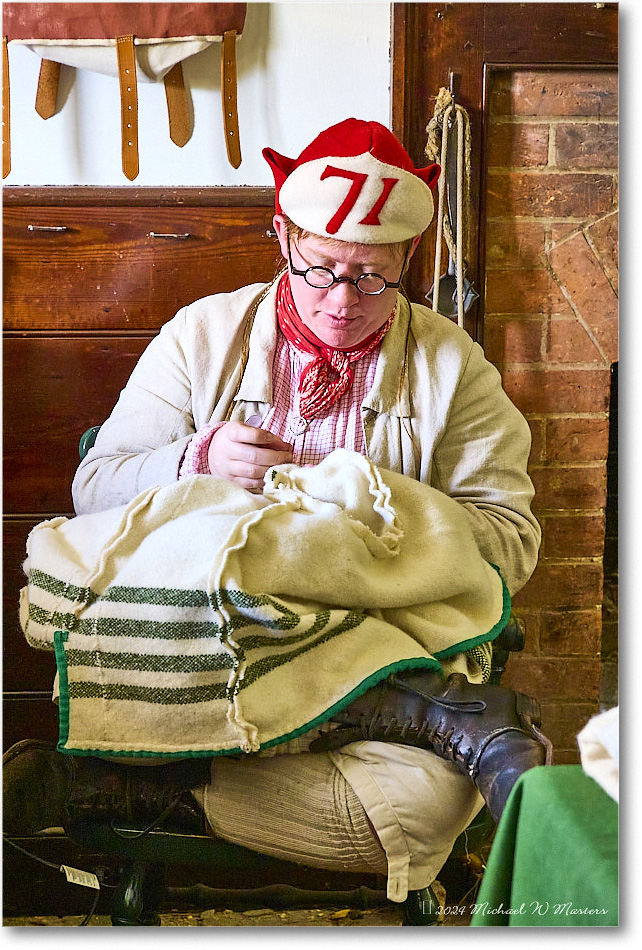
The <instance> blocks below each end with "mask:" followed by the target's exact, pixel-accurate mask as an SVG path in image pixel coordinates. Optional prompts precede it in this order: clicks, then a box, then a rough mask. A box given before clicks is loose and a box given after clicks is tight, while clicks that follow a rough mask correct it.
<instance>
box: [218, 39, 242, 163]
mask: <svg viewBox="0 0 642 950" xmlns="http://www.w3.org/2000/svg"><path fill="white" fill-rule="evenodd" d="M221 97H222V100H223V128H224V129H225V146H226V148H227V157H228V159H229V162H230V165H232V167H233V168H238V167H239V165H240V164H241V140H240V138H239V117H238V107H237V101H236V30H227V31H226V32H225V33H224V34H223V45H222V48H221Z"/></svg>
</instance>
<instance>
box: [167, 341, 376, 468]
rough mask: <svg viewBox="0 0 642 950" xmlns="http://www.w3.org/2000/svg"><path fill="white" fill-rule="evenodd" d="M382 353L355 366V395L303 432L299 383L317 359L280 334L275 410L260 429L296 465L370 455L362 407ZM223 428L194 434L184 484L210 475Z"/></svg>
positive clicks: (344, 398) (347, 395)
mask: <svg viewBox="0 0 642 950" xmlns="http://www.w3.org/2000/svg"><path fill="white" fill-rule="evenodd" d="M380 349H381V346H380V345H379V346H378V347H377V348H376V349H375V350H373V351H372V353H369V354H368V355H367V356H364V357H362V358H361V359H360V360H358V361H357V362H356V363H354V364H353V371H354V380H353V383H352V386H351V387H350V389H349V390H348V391H347V392H345V393H344V394H343V396H342V397H341V398H340V399H339V401H338V402H336V403H335V404H334V405H333V406H331V407H330V409H329V410H328V411H327V413H326V414H325V415H323V416H320V417H318V418H314V419H311V420H310V422H309V424H308V427H307V428H306V429H305V430H304V431H303V432H300V431H298V430H299V429H300V428H302V426H300V425H297V420H299V419H300V413H299V394H298V391H297V381H298V379H299V377H300V375H301V371H302V369H303V368H304V367H305V366H306V365H307V363H308V362H310V360H311V359H312V358H313V357H312V356H309V355H308V354H305V353H301V352H300V351H299V350H297V349H295V347H293V346H290V344H289V343H288V342H287V340H286V339H285V337H284V336H283V335H282V334H281V333H279V335H278V342H277V347H276V353H275V356H274V365H273V369H272V389H273V393H274V405H273V406H272V407H271V408H270V409H269V410H268V411H267V413H266V415H265V417H264V418H263V420H262V422H261V428H262V429H267V430H268V431H269V432H272V433H274V435H278V436H280V437H281V438H282V439H284V440H285V441H286V442H289V443H291V444H292V446H293V459H292V461H293V462H294V464H295V465H316V464H317V462H320V461H321V459H323V458H325V457H326V455H329V454H330V452H333V451H334V449H337V448H345V449H349V450H351V451H353V452H359V453H361V455H365V454H366V441H365V435H364V432H363V423H362V420H361V405H362V403H363V401H364V399H365V398H366V396H367V394H368V392H369V391H370V389H371V388H372V385H373V382H374V376H375V370H376V368H377V359H378V357H379V351H380ZM257 423H258V420H257ZM222 425H225V423H222V422H219V423H216V424H214V425H206V426H203V427H202V428H200V429H199V430H198V432H196V433H195V434H194V436H193V437H192V439H191V440H190V442H189V444H188V447H187V450H186V452H185V455H184V457H183V462H182V464H181V468H180V472H179V476H178V477H179V478H185V477H187V476H188V475H209V474H210V469H209V465H208V462H207V453H208V449H209V445H210V441H211V439H212V436H213V435H214V433H215V432H216V431H217V429H219V428H220V427H221V426H222Z"/></svg>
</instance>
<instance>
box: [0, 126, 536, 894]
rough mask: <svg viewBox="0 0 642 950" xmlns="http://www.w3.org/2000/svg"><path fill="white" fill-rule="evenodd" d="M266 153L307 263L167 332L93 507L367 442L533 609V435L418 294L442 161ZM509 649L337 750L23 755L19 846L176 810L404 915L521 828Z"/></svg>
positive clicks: (288, 265) (400, 688)
mask: <svg viewBox="0 0 642 950" xmlns="http://www.w3.org/2000/svg"><path fill="white" fill-rule="evenodd" d="M263 154H264V156H265V158H266V160H267V161H268V163H269V165H270V167H271V169H272V171H273V174H274V179H275V186H276V214H275V216H274V227H275V230H276V233H277V236H278V241H279V245H280V249H281V252H282V255H283V258H284V262H285V267H284V269H283V270H282V271H281V272H280V273H279V274H278V275H277V277H276V278H275V279H274V281H273V282H272V283H270V284H269V285H267V286H265V285H259V284H253V285H250V286H247V287H242V288H240V289H239V290H237V291H235V292H233V293H226V294H216V295H213V296H210V297H206V298H204V299H202V300H198V301H196V302H195V303H192V304H190V305H189V306H187V307H185V308H184V309H182V310H181V311H180V312H179V313H178V314H177V315H176V316H175V317H174V319H173V320H171V321H170V322H169V323H167V324H166V325H165V326H164V327H163V328H162V330H161V332H160V333H159V335H158V336H157V337H156V338H155V339H154V340H153V341H152V343H151V344H150V345H149V347H148V348H147V350H146V351H145V353H144V354H143V355H142V357H141V359H140V361H139V363H138V365H137V366H136V368H135V369H134V372H133V373H132V376H131V378H130V380H129V382H128V383H127V386H126V387H125V389H124V390H123V392H122V393H121V396H120V398H119V400H118V403H117V405H116V406H115V408H114V410H113V412H112V414H111V416H110V417H109V418H108V419H107V420H106V421H105V423H104V424H103V425H102V427H101V429H100V432H99V435H98V438H97V441H96V444H95V446H94V448H93V449H92V450H91V451H90V452H89V454H88V455H87V456H86V458H85V459H84V460H83V462H82V463H81V465H80V467H79V469H78V471H77V473H76V476H75V479H74V483H73V495H74V503H75V508H76V512H77V513H78V514H84V513H91V512H97V511H101V510H104V509H107V508H110V507H114V506H119V505H124V504H126V503H128V502H130V501H131V500H132V499H133V498H134V497H135V496H136V495H137V494H139V493H140V492H142V491H144V490H145V489H147V488H149V487H150V486H156V485H167V484H170V483H172V482H175V481H176V480H177V479H182V478H186V477H189V476H190V475H193V474H201V475H211V476H215V477H217V478H221V479H227V480H229V481H231V482H234V483H236V484H237V485H239V486H241V487H242V488H244V489H246V490H247V491H249V492H261V491H262V487H263V479H264V476H265V474H266V472H267V471H268V469H270V468H271V467H272V466H275V465H280V464H283V463H291V462H293V463H295V464H297V465H303V466H308V465H315V464H316V463H318V462H319V461H320V460H322V459H323V458H324V457H325V456H327V455H328V454H329V453H330V452H332V451H333V450H334V449H336V448H345V449H349V450H352V451H354V452H357V453H361V454H363V455H365V456H367V457H368V458H369V459H371V460H372V461H373V462H374V463H375V464H376V465H378V466H381V467H382V468H384V469H388V470H392V471H395V472H398V473H401V474H403V475H405V476H408V477H409V478H412V479H417V480H419V481H421V482H423V483H425V484H427V485H430V486H432V487H434V488H435V489H437V490H439V491H440V492H444V493H445V494H446V495H448V496H450V497H451V498H452V499H455V500H456V501H457V502H458V503H459V504H460V505H461V506H462V507H463V509H464V511H465V512H466V515H467V517H468V519H469V523H470V527H471V530H472V533H473V535H474V538H475V541H476V543H477V546H478V548H479V551H480V553H481V555H482V557H483V558H484V559H485V560H486V561H488V562H490V563H492V564H493V565H495V566H497V568H498V569H499V571H500V573H501V575H502V578H503V580H504V582H505V584H506V586H507V588H508V590H509V592H510V593H511V594H513V593H515V592H516V591H518V590H519V589H520V588H521V587H522V586H523V585H524V584H525V583H526V581H527V580H528V578H529V577H530V575H531V573H532V572H533V570H534V567H535V564H536V561H537V552H538V547H539V542H540V529H539V526H538V524H537V521H536V520H535V518H534V516H533V514H532V513H531V510H530V502H531V499H532V497H533V486H532V483H531V481H530V479H529V477H528V475H527V471H526V464H527V459H528V453H529V448H530V433H529V428H528V425H527V423H526V421H525V420H524V419H523V417H522V416H521V415H520V413H519V412H518V411H517V409H516V408H515V407H514V406H513V405H512V403H511V402H510V400H509V399H508V397H507V396H506V394H505V393H504V391H503V389H502V386H501V380H500V376H499V373H498V372H497V370H496V369H495V368H494V367H493V366H492V365H491V364H490V363H488V362H487V361H486V359H485V358H484V355H483V352H482V350H481V348H480V347H479V345H478V344H476V343H474V342H473V341H472V340H471V338H470V337H469V335H468V334H467V333H466V332H464V331H463V330H462V329H460V328H458V327H457V326H455V325H453V323H451V322H450V321H449V320H448V319H446V318H444V317H442V316H440V315H439V314H437V313H435V312H433V311H431V310H430V309H428V308H427V307H425V306H423V305H421V304H411V303H410V301H409V300H408V299H407V297H406V296H405V294H404V292H403V290H402V279H403V276H404V273H405V271H406V268H407V267H408V263H409V261H410V259H411V257H412V255H413V253H414V251H415V249H416V247H417V245H418V243H419V240H420V238H421V235H422V233H423V232H424V231H425V229H426V228H427V227H428V225H429V224H430V221H431V219H432V217H433V199H432V189H433V188H434V186H435V184H436V181H437V178H438V175H439V168H438V166H435V165H431V166H429V167H428V168H425V169H416V168H415V167H414V165H413V163H412V161H411V159H410V157H409V156H408V154H407V153H406V151H405V150H404V149H403V147H402V146H401V144H400V143H399V142H398V141H397V139H396V138H395V137H394V136H393V135H392V133H391V132H390V131H388V130H387V129H386V128H385V127H383V126H382V125H379V124H378V123H376V122H365V121H361V120H357V119H347V120H346V121H344V122H341V123H339V124H338V125H336V126H333V127H332V128H330V129H327V130H325V131H323V132H322V133H321V134H320V135H319V136H318V137H317V138H316V139H315V140H314V141H313V142H312V143H311V144H310V145H309V146H308V147H307V148H306V149H304V150H303V152H302V153H301V154H300V155H299V157H298V158H297V159H290V158H286V157H285V156H283V155H280V154H278V153H277V152H275V151H274V150H272V149H268V148H266V149H265V150H264V153H263ZM490 655H491V648H490V645H489V644H482V647H481V648H479V647H478V648H475V649H474V650H473V651H470V652H468V653H459V654H457V655H454V656H452V657H450V658H449V659H448V660H446V661H444V662H443V663H442V669H443V676H441V675H438V674H435V673H432V672H431V673H428V672H425V671H424V672H419V671H415V672H410V673H408V674H397V675H395V676H393V677H391V678H389V680H387V681H385V682H383V683H380V684H379V685H378V686H376V687H374V688H372V689H371V690H369V691H368V692H366V693H365V694H364V695H363V696H362V697H360V699H358V700H356V701H355V702H353V703H352V704H351V705H350V706H348V708H347V709H345V710H344V711H343V712H341V713H339V714H338V715H337V717H336V718H337V722H336V723H335V728H334V729H332V730H331V731H329V732H328V733H327V735H323V736H321V737H320V738H319V734H318V730H317V731H315V732H314V734H313V735H307V736H306V735H304V736H301V737H299V738H298V739H294V740H291V741H290V742H287V743H284V744H283V745H280V746H275V747H273V748H272V749H270V750H268V751H266V752H258V753H251V754H246V755H241V756H233V755H232V756H223V755H219V756H215V757H213V758H212V759H211V760H206V762H205V763H203V761H202V760H196V759H192V760H186V761H183V762H180V761H179V762H173V763H171V764H169V765H167V764H165V765H163V764H161V765H156V767H155V768H147V769H141V768H136V767H134V765H127V766H126V765H122V764H117V763H112V762H109V761H105V760H101V759H99V758H92V757H84V756H80V757H73V756H69V755H64V754H62V753H59V752H55V751H53V750H52V749H51V748H50V747H47V746H46V744H44V743H34V742H28V741H27V742H24V743H18V745H17V746H15V747H14V748H13V749H12V750H10V751H9V752H8V753H7V755H6V757H5V821H6V830H7V831H9V832H18V831H21V832H23V833H24V832H25V831H34V830H37V829H39V828H42V827H45V826H48V825H60V824H63V825H64V824H65V823H66V822H67V821H69V820H70V818H74V817H79V816H90V815H95V816H99V815H107V816H111V817H123V816H127V817H138V818H141V819H142V820H145V821H147V820H150V821H153V820H154V818H158V817H159V816H160V815H161V813H162V812H165V811H166V809H168V808H170V809H173V814H174V817H175V818H180V819H182V821H183V822H184V823H185V824H186V826H189V827H199V828H200V827H203V826H205V824H206V825H207V826H208V828H209V831H210V833H212V834H214V835H216V836H220V837H221V838H223V839H226V840H229V841H233V842H236V843H239V844H241V845H244V846H246V847H248V848H250V849H254V850H256V851H258V852H262V853H265V854H270V855H274V856H276V857H279V858H284V859H290V860H295V861H299V862H300V863H303V864H308V865H311V866H316V867H322V868H330V869H337V870H341V871H345V870H354V871H364V872H373V871H374V872H380V873H384V874H387V876H388V894H389V897H390V898H391V899H393V900H397V901H401V900H403V899H404V898H405V896H406V894H407V892H408V889H413V890H418V889H420V888H423V887H426V886H428V885H429V884H430V883H431V882H432V881H433V880H434V878H435V876H436V875H437V873H438V872H439V870H440V869H441V867H442V866H443V863H444V861H445V860H446V858H447V857H448V854H449V853H450V850H451V848H452V845H453V843H454V841H455V839H456V838H457V837H458V835H459V834H460V833H461V832H462V830H463V829H464V828H465V827H466V826H467V825H468V823H469V822H470V820H471V819H472V818H473V817H474V815H475V814H476V813H477V811H478V810H479V809H480V808H481V807H482V805H483V802H484V799H485V800H486V801H487V803H488V804H489V806H490V808H491V812H492V813H493V816H494V817H495V818H498V817H499V815H500V814H501V809H502V807H503V804H504V803H505V800H506V797H507V795H508V792H509V791H510V788H511V787H512V784H513V783H514V781H515V780H516V778H517V777H518V775H519V774H520V773H521V772H523V771H524V770H525V769H526V768H530V767H531V766H533V765H539V764H542V763H543V762H544V760H545V740H543V739H542V738H540V736H539V734H538V733H537V731H536V730H535V729H534V728H533V725H532V723H533V721H534V720H536V718H537V704H536V703H534V702H533V701H529V700H528V698H527V697H524V696H522V695H521V694H515V693H513V692H512V691H510V690H506V689H502V688H500V687H495V686H491V685H489V684H488V683H487V680H488V675H489V670H490ZM449 677H450V678H449ZM404 724H405V725H404ZM408 726H410V728H408ZM311 740H316V741H314V742H312V746H313V751H310V745H311ZM140 764H149V763H148V760H144V759H141V760H140ZM480 792H481V794H480Z"/></svg>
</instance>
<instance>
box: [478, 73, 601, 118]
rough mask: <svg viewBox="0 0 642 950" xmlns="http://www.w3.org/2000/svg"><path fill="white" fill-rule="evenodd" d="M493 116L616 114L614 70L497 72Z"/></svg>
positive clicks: (492, 97)
mask: <svg viewBox="0 0 642 950" xmlns="http://www.w3.org/2000/svg"><path fill="white" fill-rule="evenodd" d="M493 87H494V88H493V92H492V95H491V108H492V112H493V113H494V114H495V115H520V116H525V115H536V116H571V115H577V116H597V117H605V116H617V114H618V75H617V71H616V70H608V71H607V70H590V69H569V70H566V69H556V70H542V71H540V70H534V71H530V70H529V71H527V70H524V71H520V70H516V71H511V72H507V73H499V72H498V73H496V74H495V79H494V83H493Z"/></svg>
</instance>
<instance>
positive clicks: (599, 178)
mask: <svg viewBox="0 0 642 950" xmlns="http://www.w3.org/2000/svg"><path fill="white" fill-rule="evenodd" d="M614 201H615V190H614V182H613V176H612V175H608V174H598V173H589V172H587V173H585V174H580V173H578V174H575V173H573V172H568V173H559V174H556V173H550V172H498V171H490V172H489V174H488V216H489V217H490V218H513V217H516V216H517V217H524V216H525V217H535V218H580V219H584V218H589V217H594V216H595V215H598V214H605V213H606V212H607V211H611V210H613V205H614Z"/></svg>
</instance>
